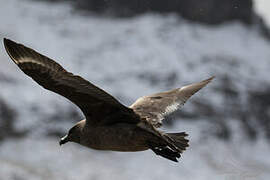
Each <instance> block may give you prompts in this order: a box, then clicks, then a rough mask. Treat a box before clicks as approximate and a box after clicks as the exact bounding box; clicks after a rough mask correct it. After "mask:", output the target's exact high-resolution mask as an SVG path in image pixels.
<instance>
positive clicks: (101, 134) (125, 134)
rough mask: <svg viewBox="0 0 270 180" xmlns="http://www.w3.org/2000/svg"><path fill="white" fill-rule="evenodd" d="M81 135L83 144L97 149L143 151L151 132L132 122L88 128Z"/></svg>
mask: <svg viewBox="0 0 270 180" xmlns="http://www.w3.org/2000/svg"><path fill="white" fill-rule="evenodd" d="M83 134H84V135H83V137H81V144H82V145H84V146H87V147H90V148H93V149H97V150H113V151H143V150H147V149H148V147H147V140H148V139H149V138H151V134H150V133H148V132H147V131H145V130H143V129H141V128H139V127H137V126H136V125H130V124H117V125H112V126H102V127H95V128H88V129H87V130H85V133H83Z"/></svg>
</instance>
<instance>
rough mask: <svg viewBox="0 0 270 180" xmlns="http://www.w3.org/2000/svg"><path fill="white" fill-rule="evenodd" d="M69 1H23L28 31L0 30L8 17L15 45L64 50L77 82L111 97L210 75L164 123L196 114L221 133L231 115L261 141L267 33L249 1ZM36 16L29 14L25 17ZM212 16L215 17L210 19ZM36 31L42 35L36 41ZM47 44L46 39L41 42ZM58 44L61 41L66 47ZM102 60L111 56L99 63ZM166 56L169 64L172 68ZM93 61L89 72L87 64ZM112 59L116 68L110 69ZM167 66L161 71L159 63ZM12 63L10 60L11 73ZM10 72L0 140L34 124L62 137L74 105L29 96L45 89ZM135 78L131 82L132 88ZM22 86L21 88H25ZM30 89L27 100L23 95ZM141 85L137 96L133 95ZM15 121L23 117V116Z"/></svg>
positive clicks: (4, 78)
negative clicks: (41, 6)
mask: <svg viewBox="0 0 270 180" xmlns="http://www.w3.org/2000/svg"><path fill="white" fill-rule="evenodd" d="M50 1H51V2H54V0H50ZM69 2H70V3H71V4H72V7H73V8H72V10H70V9H68V10H67V11H66V10H64V11H63V12H62V11H58V10H51V11H50V10H49V9H50V8H51V7H52V6H54V5H48V7H49V8H48V12H47V10H46V11H45V10H44V11H41V12H38V13H39V14H37V15H35V13H37V12H35V11H34V10H33V9H31V7H30V6H29V7H28V6H25V8H26V9H27V8H29V11H28V12H27V13H26V12H23V13H22V14H24V16H22V18H25V19H24V21H21V22H24V23H26V24H28V27H29V29H28V30H27V31H24V32H22V31H20V28H12V29H8V31H7V27H8V24H9V23H8V22H7V23H6V26H3V27H6V29H4V30H3V29H0V30H1V31H2V32H1V33H2V34H1V37H3V36H4V35H5V36H6V35H11V36H12V35H13V34H16V36H15V37H17V38H18V39H20V38H21V39H22V40H24V41H22V43H23V42H29V43H32V42H35V38H39V40H43V42H42V44H43V45H42V44H38V42H37V44H38V45H37V44H36V46H38V47H40V48H42V49H46V50H47V52H48V54H50V53H52V55H50V57H54V56H59V57H62V56H64V58H65V59H67V61H63V62H65V63H67V62H69V63H71V65H72V66H71V67H73V68H74V67H75V69H76V68H77V69H80V71H82V72H84V76H86V79H89V80H91V81H92V82H93V81H95V80H96V81H98V82H100V83H101V85H103V88H104V87H105V88H107V89H109V88H111V90H112V92H113V93H114V95H116V96H117V95H118V98H120V100H122V101H123V102H125V103H126V104H130V103H132V102H133V101H134V100H135V99H136V98H135V97H138V96H140V95H146V94H147V93H152V92H155V91H161V90H168V89H170V88H176V87H179V86H180V85H184V83H185V84H187V83H192V82H194V81H199V80H202V79H204V78H207V77H208V76H210V75H216V77H217V78H216V80H215V81H214V82H213V84H211V85H210V86H209V87H207V90H205V91H203V92H201V93H202V94H204V93H206V94H207V95H206V96H200V95H198V96H196V97H194V100H191V102H190V103H189V104H188V106H189V108H183V109H182V110H181V111H179V112H177V113H176V114H174V117H173V118H169V120H168V121H165V122H166V123H173V122H172V121H170V119H177V120H179V119H180V120H183V119H185V120H188V121H191V120H194V121H196V120H201V119H205V120H206V121H208V122H209V124H211V126H209V127H210V128H209V127H208V129H207V128H206V129H204V128H202V129H203V130H204V131H207V133H209V134H214V135H215V136H217V137H220V138H223V139H229V138H230V137H231V134H232V133H231V131H232V128H231V126H230V122H231V121H237V122H239V124H240V125H241V126H242V129H244V131H245V134H247V135H248V137H250V138H251V139H255V138H256V137H257V136H258V134H263V135H264V136H266V137H268V138H269V139H270V133H269V132H270V121H269V119H270V113H269V109H270V97H269V96H270V94H269V92H270V80H269V79H268V78H267V77H266V76H267V74H268V71H267V68H268V67H270V64H269V62H268V61H269V59H270V55H269V51H268V52H267V49H269V47H270V45H269V40H266V38H265V37H266V36H261V33H262V32H263V34H264V35H267V34H269V31H268V28H267V27H266V26H265V25H264V23H263V20H262V19H261V18H260V17H258V16H257V15H256V13H255V12H254V10H253V3H252V1H251V0H219V1H217V0H204V1H198V0H183V1H178V0H169V1H162V0H130V1H125V0H105V1H104V0H77V1H69ZM61 3H64V2H61ZM22 6H23V4H22ZM57 6H61V5H59V4H58V5H57ZM74 7H76V8H77V9H79V10H78V11H76V12H81V9H84V10H89V12H96V13H98V14H99V13H101V14H107V15H111V14H113V15H116V16H122V17H123V16H124V17H130V16H133V15H137V14H140V13H146V12H149V11H150V12H151V11H152V12H156V13H169V12H174V13H176V14H180V15H181V17H184V18H185V19H182V18H181V17H180V18H179V17H178V16H177V17H175V16H173V15H172V16H173V17H170V16H168V17H167V16H164V17H161V16H157V17H155V16H154V17H152V16H151V15H150V16H148V15H145V17H143V16H138V17H134V18H133V19H132V21H130V22H129V21H128V20H127V19H125V18H124V19H122V18H120V19H117V18H115V19H109V20H104V16H102V17H101V18H102V20H99V19H98V18H99V17H98V16H97V15H95V16H91V15H92V14H91V13H90V14H88V15H89V16H82V17H83V18H84V19H83V20H78V19H79V18H78V17H80V16H79V15H80V13H78V14H79V15H78V14H75V15H74V16H75V18H72V15H71V13H74V11H73V10H74ZM52 9H53V8H52ZM56 9H57V8H56ZM14 11H15V10H14ZM49 11H50V12H49ZM3 12H4V10H3ZM70 12H71V13H70ZM29 14H30V15H29ZM35 16H36V19H31V20H29V19H30V18H33V17H35ZM10 18H11V20H10V22H14V21H15V20H16V16H14V18H13V16H11V17H10ZM12 18H13V19H12ZM76 18H78V19H76ZM95 18H97V19H95ZM40 19H42V20H43V21H42V22H41V21H40ZM105 19H106V17H105ZM186 19H188V20H186ZM193 21H195V22H201V23H206V24H211V26H205V25H201V24H197V23H193ZM239 21H240V23H239ZM224 22H227V23H228V24H226V23H224ZM31 23H32V24H31ZM35 23H36V24H35ZM220 23H224V24H222V25H219V26H215V24H220ZM115 24H117V25H119V27H117V26H116V25H115ZM39 25H40V26H39ZM31 26H35V28H31ZM18 27H19V24H18ZM76 27H79V28H76ZM258 27H259V28H258ZM44 29H46V31H45V30H44ZM4 31H6V32H4ZM31 31H33V32H31ZM25 32H31V33H25ZM99 32H100V33H99ZM40 33H43V34H42V36H44V38H43V39H42V38H41V37H40V35H39V34H40ZM22 37H23V38H22ZM31 38H32V39H31ZM82 39H83V40H82ZM15 40H16V39H15ZM60 42H61V43H60ZM62 42H63V43H62ZM46 43H47V44H53V46H50V47H47V46H46ZM65 43H66V44H67V45H65ZM36 46H34V45H33V46H31V47H33V48H35V47H36ZM50 48H51V49H50ZM67 48H70V49H69V51H67V50H66V49H67ZM55 49H59V50H55ZM61 49H62V50H61ZM64 52H65V53H64ZM1 54H2V55H1V61H5V62H6V64H8V63H7V62H9V61H10V60H9V59H8V58H7V56H6V54H5V52H4V50H2V51H1ZM4 54H5V55H4ZM53 55H54V56H53ZM77 57H79V58H77ZM111 57H113V59H116V60H115V61H117V62H115V63H114V64H110V66H111V67H110V66H109V67H107V63H109V62H110V61H111ZM69 58H70V59H69ZM74 59H76V61H74ZM77 59H78V60H77ZM89 59H91V61H89ZM134 62H136V63H135V64H134ZM139 62H141V64H140V63H139ZM60 63H61V59H60ZM175 63H176V64H177V65H174V64H175ZM178 63H179V64H178ZM145 64H148V66H145ZM170 64H171V65H170ZM8 66H12V67H13V64H11V62H10V64H8ZM96 66H97V68H96V69H95V71H91V72H90V71H89V70H88V69H91V67H96ZM120 66H121V67H122V68H118V67H120ZM167 66H168V67H170V68H168V69H166V68H167ZM85 67H89V68H88V69H85ZM98 67H99V68H98ZM143 67H144V68H143ZM165 67H166V68H165ZM15 68H16V67H15V66H14V67H13V69H12V70H13V71H14V69H15ZM115 69H116V70H115ZM13 71H11V70H10V71H7V70H6V69H5V68H1V69H0V74H1V76H0V84H1V86H3V87H5V88H2V90H1V92H2V93H1V97H0V108H1V111H0V127H1V129H5V131H2V132H1V133H0V140H3V139H4V138H5V137H18V136H22V135H26V134H28V132H31V131H33V129H35V128H36V127H39V128H40V129H42V130H40V131H42V133H45V135H48V136H56V135H57V137H58V136H60V135H61V134H64V133H65V131H66V128H67V127H70V125H71V124H72V123H74V122H76V120H79V119H80V118H82V116H81V115H80V113H79V111H78V109H76V108H75V107H74V106H72V105H71V104H68V103H67V102H66V101H62V100H60V101H58V99H59V98H58V99H57V100H54V97H55V95H54V94H53V95H50V96H48V97H49V98H46V100H45V102H43V101H44V99H41V100H40V99H39V98H40V97H41V96H43V95H40V94H38V93H40V92H42V93H43V91H45V90H43V89H40V90H39V91H38V93H36V94H35V93H34V92H35V91H37V90H35V89H33V90H32V89H31V90H30V88H32V86H33V84H34V83H33V82H32V81H29V79H27V77H26V76H25V75H24V74H22V73H21V72H19V71H16V73H17V75H19V76H20V80H18V79H16V78H17V77H15V76H14V75H13V74H14V73H15V72H13ZM80 71H79V72H80ZM123 79H124V81H123ZM26 80H28V81H26ZM22 82H27V83H22ZM134 84H137V85H136V87H134ZM127 86H131V87H134V89H135V90H132V88H130V89H128V88H123V87H127ZM35 87H36V86H35ZM119 87H122V88H119ZM18 89H22V90H21V91H20V94H21V95H20V98H18V99H16V98H17V95H18V94H16V95H13V94H12V93H11V92H12V91H15V92H17V90H18ZM23 89H27V90H26V92H24V91H23ZM152 89H153V91H152ZM4 90H5V91H4ZM150 90H151V91H150ZM32 91H33V94H34V97H32V96H33V95H31V94H32ZM140 91H141V93H138V92H140ZM132 93H133V94H132ZM135 93H138V94H135ZM213 94H214V95H213ZM45 97H46V96H45ZM60 99H61V98H60ZM213 99H214V100H213ZM24 101H27V102H25V103H26V106H25V107H24V108H23V110H22V109H20V107H21V105H20V104H19V103H21V104H23V103H24ZM38 101H39V102H38ZM48 109H49V110H48ZM59 112H60V113H59ZM29 117H30V118H29ZM19 119H24V121H25V122H22V121H20V120H19ZM68 120H70V122H68ZM16 121H19V122H20V123H19V124H20V125H16V123H15V122H16ZM66 122H67V123H70V124H66ZM24 124H28V126H26V125H24ZM29 124H30V126H29ZM63 124H65V125H66V126H63ZM3 127H4V128H3ZM35 130H36V129H35Z"/></svg>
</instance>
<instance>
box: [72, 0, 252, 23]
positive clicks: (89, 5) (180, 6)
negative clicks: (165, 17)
mask: <svg viewBox="0 0 270 180" xmlns="http://www.w3.org/2000/svg"><path fill="white" fill-rule="evenodd" d="M76 6H77V7H79V8H83V9H87V10H91V11H95V12H108V11H109V12H111V13H113V14H115V15H118V16H132V15H136V14H140V13H145V12H149V11H152V12H160V13H168V12H175V13H178V14H180V15H182V16H183V17H185V18H186V19H189V20H192V21H198V22H203V23H208V24H218V23H222V22H225V21H228V20H240V21H242V22H244V23H247V24H250V23H251V22H252V17H253V15H254V12H253V9H252V7H253V3H252V0H219V1H216V0H204V1H198V0H181V1H179V0H169V1H163V0H129V1H125V0H77V1H76Z"/></svg>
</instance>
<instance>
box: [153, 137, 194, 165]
mask: <svg viewBox="0 0 270 180" xmlns="http://www.w3.org/2000/svg"><path fill="white" fill-rule="evenodd" d="M186 136H188V135H187V134H186V133H185V132H181V133H166V134H163V137H164V138H165V139H166V142H167V144H163V145H154V144H149V147H150V149H151V150H152V151H154V152H155V153H156V154H157V155H159V156H162V157H164V158H167V159H169V160H172V161H174V162H178V160H177V159H178V158H180V157H181V153H183V151H185V150H186V148H187V147H188V146H189V145H188V142H189V140H188V139H186V138H185V137H186Z"/></svg>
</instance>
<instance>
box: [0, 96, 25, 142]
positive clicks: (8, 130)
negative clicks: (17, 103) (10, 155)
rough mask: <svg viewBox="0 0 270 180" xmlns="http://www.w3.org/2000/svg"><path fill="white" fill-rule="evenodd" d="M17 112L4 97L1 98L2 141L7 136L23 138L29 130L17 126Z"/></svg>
mask: <svg viewBox="0 0 270 180" xmlns="http://www.w3.org/2000/svg"><path fill="white" fill-rule="evenodd" d="M16 116H17V113H16V111H15V110H14V109H12V108H11V107H10V106H9V105H8V104H7V103H6V102H5V101H4V100H3V99H0V142H1V141H3V140H5V139H7V138H21V137H24V136H25V135H26V134H27V131H19V130H17V129H16V128H15V122H16Z"/></svg>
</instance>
